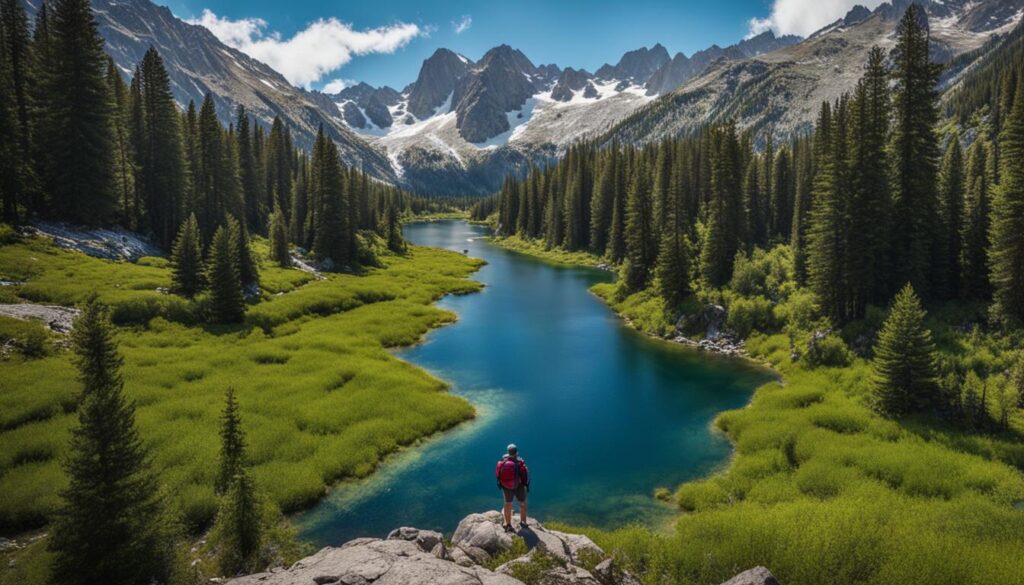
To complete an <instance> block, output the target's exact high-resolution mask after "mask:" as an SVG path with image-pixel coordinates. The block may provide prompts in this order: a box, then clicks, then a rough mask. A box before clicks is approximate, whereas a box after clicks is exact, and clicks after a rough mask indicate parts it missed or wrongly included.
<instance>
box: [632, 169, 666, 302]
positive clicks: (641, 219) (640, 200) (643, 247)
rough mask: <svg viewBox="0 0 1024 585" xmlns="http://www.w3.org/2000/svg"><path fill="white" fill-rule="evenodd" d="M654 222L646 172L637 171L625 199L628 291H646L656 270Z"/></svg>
mask: <svg viewBox="0 0 1024 585" xmlns="http://www.w3.org/2000/svg"><path fill="white" fill-rule="evenodd" d="M638 167H639V165H638ZM653 220H654V216H653V209H652V208H651V193H650V188H649V187H648V184H647V175H646V173H645V172H644V170H643V169H641V168H636V169H634V171H633V178H632V180H631V181H630V185H629V193H628V195H627V198H626V234H625V239H626V260H627V264H626V271H625V279H624V282H625V285H626V288H627V290H629V291H638V290H640V289H642V288H644V287H645V286H646V285H647V281H648V279H649V278H650V275H651V270H653V269H654V263H655V261H656V260H657V255H658V249H657V245H658V240H657V233H656V231H655V230H656V228H655V226H654V221H653Z"/></svg>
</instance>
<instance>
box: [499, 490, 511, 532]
mask: <svg viewBox="0 0 1024 585" xmlns="http://www.w3.org/2000/svg"><path fill="white" fill-rule="evenodd" d="M501 491H502V492H504V494H505V507H504V508H503V509H502V513H503V514H504V515H505V526H511V525H512V490H506V489H502V490H501Z"/></svg>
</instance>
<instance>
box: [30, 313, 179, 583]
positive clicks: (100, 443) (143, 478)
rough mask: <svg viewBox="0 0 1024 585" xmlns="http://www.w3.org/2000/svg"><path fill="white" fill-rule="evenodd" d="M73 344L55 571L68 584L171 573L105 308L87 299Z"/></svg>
mask: <svg viewBox="0 0 1024 585" xmlns="http://www.w3.org/2000/svg"><path fill="white" fill-rule="evenodd" d="M72 343H73V346H74V351H75V354H76V365H77V366H78V370H79V374H80V377H79V379H80V380H81V382H82V385H83V391H82V394H81V404H80V406H79V408H78V426H77V427H76V428H75V429H74V430H73V431H72V435H71V446H70V455H69V456H68V458H67V460H66V462H65V464H64V469H65V472H66V473H67V476H68V486H67V487H66V488H65V489H64V490H63V492H62V494H61V496H62V499H63V502H62V504H61V507H60V509H59V510H58V511H57V514H56V516H55V518H54V521H53V526H52V530H51V536H50V542H49V547H50V549H51V550H52V551H54V553H55V560H54V565H55V567H54V570H55V574H56V575H60V576H61V580H62V581H63V582H68V583H82V584H93V583H119V584H121V583H123V584H135V583H137V584H140V585H141V584H147V583H152V582H163V581H166V580H167V577H168V576H169V574H170V566H171V563H170V550H171V547H170V538H169V533H168V531H167V530H166V524H165V523H164V521H163V519H162V516H163V501H162V499H161V497H160V490H159V486H158V484H157V480H156V476H155V475H153V473H152V472H151V471H150V468H149V465H150V464H149V455H148V453H147V451H146V449H145V447H144V446H143V444H142V440H141V439H140V438H139V434H138V431H137V430H136V428H135V409H134V407H133V406H132V404H131V403H129V402H128V401H127V400H126V399H125V397H124V394H123V388H122V386H123V383H122V379H121V374H120V368H121V365H122V358H121V356H120V354H119V353H118V351H117V348H116V346H115V342H114V339H113V331H112V327H111V325H110V321H109V316H108V312H107V309H106V308H105V307H104V306H103V305H101V304H100V303H99V302H98V301H96V300H95V298H93V299H90V300H89V301H88V302H87V303H86V305H85V307H84V309H83V311H82V314H81V316H79V318H78V320H77V321H76V322H75V328H74V332H73V334H72Z"/></svg>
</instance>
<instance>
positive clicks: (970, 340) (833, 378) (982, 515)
mask: <svg viewBox="0 0 1024 585" xmlns="http://www.w3.org/2000/svg"><path fill="white" fill-rule="evenodd" d="M785 252H786V249H785V248H780V249H779V250H778V251H776V252H775V253H773V254H768V255H766V256H764V257H762V258H761V259H760V260H758V261H756V262H755V263H754V264H757V266H751V267H750V268H751V270H749V271H748V270H743V271H740V273H741V274H742V275H744V276H748V277H750V281H749V282H738V281H737V279H735V278H734V281H733V283H732V285H731V287H730V289H724V290H723V291H718V292H716V293H714V295H715V296H716V298H710V297H709V298H705V299H702V300H704V301H715V302H721V303H724V304H726V305H727V306H728V307H729V309H730V317H729V324H730V326H735V327H750V330H752V331H753V333H752V334H751V335H750V337H749V338H748V339H747V343H746V350H747V352H748V353H749V355H750V356H751V358H753V359H755V360H758V361H761V362H764V363H766V364H769V365H771V366H772V367H773V368H775V369H776V371H778V372H779V373H780V374H781V381H780V382H773V383H769V384H767V385H765V386H763V387H761V388H759V389H758V390H757V391H756V393H755V394H754V397H753V399H752V401H751V403H750V404H749V405H748V406H747V407H745V408H742V409H739V410H733V411H728V412H724V413H722V414H720V415H719V416H718V417H717V419H716V421H715V427H716V428H717V429H718V430H720V431H721V432H723V433H725V435H726V436H728V437H729V438H730V440H731V441H732V442H733V444H734V447H735V454H734V457H733V458H732V460H731V461H730V463H729V465H728V466H727V467H725V468H724V469H723V470H721V471H720V472H718V473H716V474H713V475H711V476H709V477H707V478H705V479H702V480H699V481H694V482H690V483H686V484H684V485H682V486H679V487H678V489H676V490H675V492H674V493H672V494H671V495H669V496H667V499H669V500H674V502H675V503H676V504H677V505H678V508H679V511H680V516H679V518H678V520H677V521H676V524H675V530H674V531H673V532H671V533H670V534H662V533H657V532H652V531H651V530H649V529H648V528H646V527H640V526H637V527H632V528H626V529H621V530H616V531H610V532H609V531H601V530H596V529H594V530H588V533H589V534H590V535H591V536H593V537H594V538H595V540H596V541H597V542H598V543H599V544H601V545H602V546H604V547H606V549H607V550H609V551H610V552H613V553H614V554H615V556H616V557H617V558H618V559H619V560H621V561H622V562H623V563H624V564H625V565H626V566H627V567H628V568H630V569H632V570H635V571H637V572H638V573H640V574H643V575H644V579H645V582H647V583H666V582H671V583H685V584H691V583H692V584H698V583H718V582H721V581H724V580H726V579H728V578H729V577H730V576H731V575H734V574H735V573H736V572H738V571H741V570H744V569H746V568H749V567H752V566H755V565H765V566H768V567H770V569H771V571H772V573H773V574H774V575H775V576H776V577H777V578H778V579H779V581H780V582H781V583H820V584H828V583H835V584H878V585H883V584H884V585H898V584H907V585H910V584H918V583H929V584H946V583H948V584H951V585H952V584H978V585H981V584H989V583H1020V582H1021V579H1022V577H1021V576H1022V575H1024V555H1021V554H1020V551H1022V550H1024V474H1022V470H1024V411H1021V410H1020V409H1012V413H1011V415H1010V419H1009V428H1008V429H1007V430H1002V431H986V432H981V431H975V430H972V429H968V428H964V427H963V426H960V425H956V424H954V423H951V422H948V421H944V420H941V419H938V418H934V417H925V416H921V417H917V418H908V419H900V420H893V419H889V418H884V417H882V416H881V415H879V414H877V413H876V412H875V410H873V409H872V407H871V377H872V370H871V365H870V362H869V361H867V360H865V359H863V358H859V357H856V356H855V355H854V354H853V353H852V352H850V351H849V350H848V349H847V348H846V345H845V342H844V341H843V339H844V338H846V339H856V338H857V337H859V336H860V335H861V334H863V333H865V332H869V331H872V330H875V329H877V327H878V324H879V323H880V321H881V319H882V318H884V316H885V313H884V310H873V311H871V312H869V317H868V319H866V320H865V321H864V322H860V323H854V324H851V325H850V326H848V328H847V329H846V330H844V331H843V332H841V336H840V335H835V334H833V335H832V336H830V337H829V338H827V339H828V340H829V342H828V343H827V344H825V345H828V346H829V347H830V348H832V349H833V350H834V351H832V352H830V354H829V355H830V356H831V357H830V358H829V359H830V360H831V361H832V364H833V365H824V364H813V363H810V362H811V360H810V359H808V358H807V357H806V356H805V357H804V359H800V360H797V361H794V360H793V359H792V355H791V346H790V337H789V335H788V334H787V333H782V332H780V331H784V330H786V329H787V326H788V327H789V328H790V329H789V330H790V331H793V330H795V329H800V328H799V327H796V326H795V324H796V323H799V322H800V321H801V320H803V318H805V317H807V315H808V314H813V308H812V307H808V306H806V301H807V298H806V295H805V294H804V293H803V292H802V291H800V290H797V289H796V288H795V287H794V286H793V283H792V282H791V281H789V280H788V278H787V277H786V275H785V272H784V271H782V272H779V271H776V270H774V269H772V267H771V264H772V263H773V262H774V261H775V260H777V259H778V258H775V256H778V255H779V254H783V255H784V254H785ZM760 269H763V271H762V272H761V274H756V273H757V271H758V270H760ZM780 276H781V277H780ZM777 277H780V278H777ZM593 290H594V292H595V294H597V295H598V296H600V297H602V298H604V299H605V300H606V301H607V302H608V303H609V304H610V306H611V307H612V308H613V309H615V310H616V311H617V312H618V313H619V314H621V315H623V316H624V317H625V318H627V319H628V320H629V321H630V322H631V323H632V324H633V325H634V326H635V327H637V328H638V329H641V330H643V331H646V332H648V333H650V334H652V335H656V336H661V335H664V334H665V333H666V332H667V331H670V330H671V324H670V322H669V320H668V318H667V317H666V315H665V311H664V310H663V306H664V305H663V303H662V301H661V299H660V297H658V296H657V295H656V294H655V293H654V292H653V291H652V290H646V291H641V292H639V293H636V294H634V295H630V296H627V297H625V298H618V297H617V296H616V294H615V292H616V291H615V285H613V284H598V285H595V287H594V289H593ZM737 291H742V293H741V292H737ZM762 295H764V296H762ZM765 297H771V298H775V299H776V301H775V302H772V303H768V302H767V300H765ZM762 301H764V302H762ZM689 302H691V303H696V301H694V300H691V301H689ZM698 305H699V303H698ZM763 305H766V307H765V306H763ZM972 320H973V322H979V317H978V310H976V309H974V308H971V307H962V306H948V307H936V308H933V313H932V315H931V318H930V320H929V323H928V324H929V327H930V328H931V329H932V331H933V332H934V334H935V340H936V343H937V346H938V349H939V361H940V363H943V364H944V365H945V366H946V367H947V368H951V369H957V370H959V371H973V372H975V373H977V374H978V375H979V376H980V377H981V378H982V379H987V388H988V392H989V397H988V403H987V408H988V409H989V410H990V413H991V415H992V417H993V419H996V420H998V418H999V413H998V412H997V410H998V408H999V407H998V404H997V400H996V399H995V398H994V397H993V395H994V394H995V393H996V392H997V390H998V389H999V388H1000V387H1002V385H1003V384H1005V383H1006V379H1005V372H1007V371H1008V370H1009V369H1010V368H1011V366H1012V365H1013V363H1014V360H1015V359H1016V358H1017V356H1018V353H1019V351H1020V348H1021V340H1020V338H1019V335H1001V334H998V333H990V334H984V333H979V332H977V331H975V332H973V333H966V332H965V330H964V328H963V327H962V324H963V323H965V322H971V321H972ZM805 335H807V329H806V325H805V327H804V328H803V330H801V331H796V332H794V337H795V340H796V343H797V347H798V348H800V347H802V345H801V344H802V343H803V342H804V339H805V337H804V336H805ZM662 495H663V496H665V494H664V493H663V494H662Z"/></svg>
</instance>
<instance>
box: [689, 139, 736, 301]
mask: <svg viewBox="0 0 1024 585" xmlns="http://www.w3.org/2000/svg"><path fill="white" fill-rule="evenodd" d="M740 162H741V161H740V146H739V141H738V139H737V137H736V126H735V123H732V122H730V123H729V124H727V125H725V126H723V127H721V128H717V129H715V130H714V141H713V151H712V164H711V200H710V201H709V202H708V204H707V223H706V226H705V233H704V241H703V246H702V248H701V255H700V273H701V278H702V279H703V281H704V284H705V285H706V286H709V287H712V288H717V287H721V286H724V285H725V284H726V283H727V282H729V279H730V278H731V277H732V264H733V260H734V258H735V257H736V252H737V251H739V249H740V243H741V242H742V241H743V239H744V233H743V223H744V222H743V204H742V192H741V189H740V185H741V179H740V177H741V172H742V171H741V169H740Z"/></svg>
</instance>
